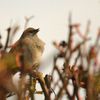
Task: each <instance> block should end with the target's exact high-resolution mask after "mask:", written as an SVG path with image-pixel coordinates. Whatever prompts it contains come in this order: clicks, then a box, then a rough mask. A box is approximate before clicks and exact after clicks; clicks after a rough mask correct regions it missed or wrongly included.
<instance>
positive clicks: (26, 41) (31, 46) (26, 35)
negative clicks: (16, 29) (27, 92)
mask: <svg viewBox="0 0 100 100" xmlns="http://www.w3.org/2000/svg"><path fill="white" fill-rule="evenodd" d="M38 31H39V29H34V28H27V29H26V30H25V31H24V32H23V34H22V36H21V38H20V39H19V40H18V41H17V42H16V43H15V44H14V45H13V46H12V48H11V50H10V52H9V55H11V57H12V58H14V61H15V60H16V57H17V56H18V55H21V56H22V57H23V65H24V67H23V68H24V72H25V73H26V72H28V70H34V69H37V68H38V66H39V63H40V58H41V55H42V53H43V50H44V42H43V41H42V40H41V39H40V38H39V37H38V35H37V32H38ZM4 60H5V58H4ZM8 63H10V62H8ZM4 65H5V64H4ZM12 66H15V67H14V68H15V69H16V68H18V67H21V64H20V62H19V64H16V63H15V65H12ZM12 66H11V67H12ZM0 67H4V69H3V71H5V76H6V75H8V74H9V77H7V80H6V83H7V84H6V85H4V84H5V83H4V82H5V81H4V82H2V83H1V84H0V86H3V87H4V88H5V90H7V91H8V90H9V91H13V92H15V93H17V94H18V95H19V94H20V93H18V90H16V87H15V86H14V84H13V82H12V76H11V74H12V73H11V72H10V70H9V71H6V70H7V69H8V68H7V67H8V66H7V65H6V67H5V66H0ZM0 75H1V74H0ZM5 76H2V77H5ZM0 80H1V79H0ZM5 90H4V91H3V92H5ZM1 94H2V90H1Z"/></svg>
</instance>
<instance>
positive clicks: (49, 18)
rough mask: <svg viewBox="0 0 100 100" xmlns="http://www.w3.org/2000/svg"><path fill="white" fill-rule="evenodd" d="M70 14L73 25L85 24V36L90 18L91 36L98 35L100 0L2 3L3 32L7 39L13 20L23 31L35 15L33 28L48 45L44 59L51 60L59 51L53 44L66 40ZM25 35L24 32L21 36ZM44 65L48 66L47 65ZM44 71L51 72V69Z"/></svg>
mask: <svg viewBox="0 0 100 100" xmlns="http://www.w3.org/2000/svg"><path fill="white" fill-rule="evenodd" d="M70 11H72V18H73V19H72V21H73V23H75V22H78V23H81V29H82V32H83V33H84V31H85V28H86V24H87V21H88V20H89V19H90V20H91V28H90V32H91V33H90V34H91V35H92V36H95V34H96V33H97V29H98V28H99V27H100V0H0V33H1V34H2V35H3V39H5V35H6V31H5V29H6V28H7V27H8V26H9V25H10V21H11V20H12V23H14V22H18V24H20V25H21V29H23V25H24V22H25V21H24V16H28V17H29V16H32V15H33V16H34V18H33V19H32V20H31V22H30V23H29V26H33V27H35V28H38V27H39V28H40V32H39V35H40V37H41V38H42V39H43V40H44V41H45V43H46V46H45V52H44V55H43V59H47V57H48V56H49V55H51V52H52V51H53V50H55V49H54V47H53V46H52V45H51V43H52V41H53V40H58V41H60V40H62V39H66V36H67V35H66V34H67V30H68V28H67V25H68V14H69V12H70ZM21 33H22V31H20V32H19V33H18V34H21ZM18 37H19V35H18V36H17V38H18ZM52 58H53V55H52V57H51V56H50V58H49V61H48V62H50V61H52ZM50 65H51V64H49V66H50ZM44 66H45V67H47V65H45V64H44ZM44 72H45V73H49V72H50V70H48V69H47V70H46V71H44Z"/></svg>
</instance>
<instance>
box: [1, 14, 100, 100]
mask: <svg viewBox="0 0 100 100" xmlns="http://www.w3.org/2000/svg"><path fill="white" fill-rule="evenodd" d="M31 18H32V17H30V18H26V23H25V28H26V27H27V24H28V22H29V21H30V19H31ZM89 28H90V22H88V23H87V29H86V33H85V34H84V35H83V34H82V33H81V31H80V24H77V23H75V24H72V23H71V15H70V16H69V34H68V39H67V41H64V40H62V41H61V42H59V43H58V42H53V45H54V46H55V48H57V49H58V51H59V53H58V54H57V55H55V57H54V62H53V63H54V66H53V70H52V71H51V75H45V77H43V76H42V73H41V72H38V71H37V70H33V72H30V73H28V75H29V76H30V79H29V84H28V85H27V86H26V84H24V83H23V82H22V85H23V86H26V87H27V89H26V88H25V89H26V90H27V91H29V94H28V95H25V100H29V98H31V100H34V94H36V93H37V94H41V95H42V93H43V94H44V97H45V100H52V99H53V100H62V98H63V96H66V99H68V100H75V98H77V100H82V98H81V95H79V89H80V88H84V89H85V90H86V96H85V97H84V99H86V100H99V99H100V61H99V59H100V54H99V51H100V50H99V49H100V43H99V39H100V29H99V30H98V33H97V38H96V40H95V42H94V44H92V45H90V44H89V41H92V38H90V37H88V32H89ZM18 30H19V26H18V25H16V26H14V27H9V28H8V29H7V39H6V43H5V45H4V46H3V45H2V43H0V57H2V56H3V55H4V54H6V53H8V51H7V49H8V48H11V47H10V45H11V40H12V38H13V36H14V35H15V34H16V32H17V31H18ZM73 30H75V31H76V33H77V34H76V33H74V31H73ZM75 35H78V36H79V38H80V39H81V42H79V43H76V42H75V41H74V37H75ZM0 38H1V36H0ZM33 52H34V51H33ZM9 58H10V56H9ZM61 59H63V66H59V65H58V63H57V62H58V61H59V62H60V60H61ZM0 65H1V64H0ZM1 67H2V66H0V68H1ZM22 68H24V66H22ZM15 69H16V68H13V72H14V71H15ZM8 70H12V69H8ZM18 71H20V72H21V77H20V79H21V80H22V81H23V78H22V76H23V70H20V69H16V71H15V73H16V72H18ZM55 72H56V73H55ZM15 73H14V74H15ZM12 74H13V73H12ZM55 74H56V75H55ZM1 76H2V74H0V77H1ZM55 76H57V77H58V78H57V80H55ZM8 79H9V78H8ZM0 81H2V80H0ZM37 81H38V82H39V83H40V85H41V87H42V91H37V90H36V84H37ZM69 81H71V85H72V86H73V88H74V89H73V93H72V94H71V93H70V90H68V88H67V87H68V85H69V84H70V83H69ZM56 89H57V90H58V91H56ZM0 91H2V88H1V87H0ZM6 92H7V91H6ZM24 92H25V91H24ZM0 95H1V96H2V95H3V93H2V92H1V94H0ZM11 95H13V94H12V93H8V92H7V93H6V97H8V96H11Z"/></svg>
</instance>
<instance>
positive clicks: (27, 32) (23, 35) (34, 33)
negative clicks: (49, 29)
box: [21, 27, 39, 38]
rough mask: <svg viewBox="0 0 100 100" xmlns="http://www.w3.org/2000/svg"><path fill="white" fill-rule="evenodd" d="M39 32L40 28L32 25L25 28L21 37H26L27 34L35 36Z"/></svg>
mask: <svg viewBox="0 0 100 100" xmlns="http://www.w3.org/2000/svg"><path fill="white" fill-rule="evenodd" d="M38 32H39V28H38V29H34V28H32V27H29V28H27V29H26V30H24V32H23V34H22V36H21V38H24V37H26V36H32V37H33V36H34V35H36V34H37V33H38Z"/></svg>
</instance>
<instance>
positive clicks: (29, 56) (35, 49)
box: [10, 28, 45, 70]
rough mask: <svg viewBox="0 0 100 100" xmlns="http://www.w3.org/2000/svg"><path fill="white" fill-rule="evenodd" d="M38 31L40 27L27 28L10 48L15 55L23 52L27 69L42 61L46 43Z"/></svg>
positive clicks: (35, 66)
mask: <svg viewBox="0 0 100 100" xmlns="http://www.w3.org/2000/svg"><path fill="white" fill-rule="evenodd" d="M38 31H39V29H34V28H28V29H26V30H25V31H24V32H23V34H22V36H21V38H20V39H19V40H18V41H17V42H16V43H15V45H14V46H13V47H12V49H11V50H10V53H13V54H14V55H15V56H16V54H18V53H20V54H22V56H23V63H24V68H25V70H27V69H29V68H30V67H33V69H35V68H37V67H38V65H39V63H40V58H41V55H42V53H43V50H44V45H45V43H44V42H43V41H42V40H41V39H40V38H39V37H38V36H37V33H38Z"/></svg>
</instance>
